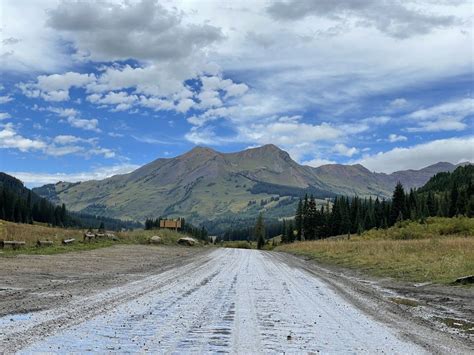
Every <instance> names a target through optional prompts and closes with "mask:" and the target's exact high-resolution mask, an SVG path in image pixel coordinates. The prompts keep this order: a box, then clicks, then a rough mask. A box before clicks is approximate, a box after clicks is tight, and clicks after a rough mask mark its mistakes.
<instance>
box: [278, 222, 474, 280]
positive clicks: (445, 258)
mask: <svg viewBox="0 0 474 355" xmlns="http://www.w3.org/2000/svg"><path fill="white" fill-rule="evenodd" d="M456 220H457V221H456ZM466 223H467V224H468V225H472V219H471V220H470V221H466V219H451V220H449V219H432V220H431V221H430V224H431V227H430V231H431V232H430V233H427V234H426V235H425V238H422V237H421V236H420V235H419V234H418V228H419V226H422V227H423V228H424V225H415V224H414V223H409V224H406V226H404V227H401V228H399V227H393V228H390V229H389V230H387V231H370V232H368V233H365V234H364V235H363V236H361V237H353V238H351V239H350V240H321V241H311V242H300V243H294V244H290V245H283V246H280V247H278V248H277V250H280V251H285V252H290V253H294V254H299V255H305V256H309V257H311V258H313V259H315V260H318V261H321V262H326V263H334V264H338V265H341V266H345V267H352V268H359V269H362V270H365V271H367V272H369V273H371V274H373V275H377V276H390V277H394V278H397V279H402V280H409V281H418V282H423V281H433V282H436V283H450V282H453V281H454V280H455V279H456V278H458V277H461V276H466V275H472V274H474V233H473V232H472V230H468V231H466V229H465V228H464V227H462V228H458V227H459V225H458V224H461V225H462V226H465V225H466ZM430 224H428V225H430ZM442 228H446V229H449V230H451V231H453V230H460V231H461V232H460V233H459V234H455V235H445V234H442V233H440V232H438V233H434V232H432V231H433V230H435V229H438V230H442ZM400 230H401V231H400ZM410 234H411V235H416V237H415V239H406V238H397V237H396V236H399V235H410Z"/></svg>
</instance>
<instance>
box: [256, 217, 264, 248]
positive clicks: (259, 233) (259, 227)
mask: <svg viewBox="0 0 474 355" xmlns="http://www.w3.org/2000/svg"><path fill="white" fill-rule="evenodd" d="M254 235H255V239H256V240H257V249H262V248H263V247H264V246H265V225H264V222H263V215H262V213H260V214H259V215H258V218H257V222H256V223H255V228H254Z"/></svg>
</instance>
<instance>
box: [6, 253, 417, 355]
mask: <svg viewBox="0 0 474 355" xmlns="http://www.w3.org/2000/svg"><path fill="white" fill-rule="evenodd" d="M0 330H1V331H0V346H1V347H2V348H3V349H4V350H6V351H7V352H8V351H18V350H20V351H21V352H26V353H28V352H37V351H39V352H51V351H53V352H87V351H94V352H147V351H149V352H160V353H196V352H197V353H203V352H231V353H247V354H248V353H252V354H254V353H269V352H270V353H271V352H278V353H282V352H290V353H294V352H323V353H371V354H372V353H382V352H385V353H387V352H388V353H403V354H407V353H423V352H425V351H426V350H425V349H424V348H422V347H419V346H418V345H416V344H414V343H412V342H410V341H409V340H408V338H406V337H402V336H401V335H400V334H401V331H400V329H395V328H393V327H389V326H388V325H387V324H385V323H382V322H379V321H376V320H374V319H372V318H371V317H369V316H368V315H366V314H364V313H363V312H362V311H360V310H359V309H358V308H356V307H354V306H353V305H352V304H351V303H349V302H348V301H346V300H345V299H344V298H343V297H341V296H339V295H338V294H337V293H336V292H335V291H334V290H333V289H332V288H331V287H329V286H328V285H327V284H326V283H324V282H323V281H321V280H320V279H318V278H317V277H315V276H314V275H312V274H311V273H309V272H308V271H305V270H303V269H301V268H295V267H293V266H291V265H289V264H288V263H286V262H284V261H282V259H281V258H278V257H275V256H274V254H272V253H269V252H260V251H256V250H239V249H216V250H215V251H213V252H211V253H209V254H207V255H205V256H204V257H201V258H199V259H197V260H194V261H192V262H191V263H189V264H186V265H183V266H179V267H176V268H173V269H171V270H168V271H165V272H163V273H160V274H156V275H151V276H147V277H145V278H143V279H141V280H139V281H134V282H129V283H127V284H125V285H122V286H118V287H114V288H111V289H108V290H106V291H102V292H100V293H97V294H94V295H90V296H88V297H81V298H79V299H75V300H72V301H71V302H70V303H69V304H68V305H67V306H61V307H58V308H56V309H50V310H45V311H39V312H34V313H27V314H19V315H14V316H6V317H2V318H0Z"/></svg>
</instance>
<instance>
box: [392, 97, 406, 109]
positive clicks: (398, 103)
mask: <svg viewBox="0 0 474 355" xmlns="http://www.w3.org/2000/svg"><path fill="white" fill-rule="evenodd" d="M407 105H408V100H406V99H404V98H403V97H400V98H398V99H394V100H392V101H390V103H389V107H390V108H391V109H395V110H398V109H401V108H404V107H406V106H407Z"/></svg>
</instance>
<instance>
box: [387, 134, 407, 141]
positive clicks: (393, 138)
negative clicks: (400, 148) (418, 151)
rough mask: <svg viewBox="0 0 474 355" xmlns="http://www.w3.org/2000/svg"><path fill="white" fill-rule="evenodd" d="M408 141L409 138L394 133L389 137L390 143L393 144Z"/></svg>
mask: <svg viewBox="0 0 474 355" xmlns="http://www.w3.org/2000/svg"><path fill="white" fill-rule="evenodd" d="M406 140H407V137H405V136H402V135H398V134H394V133H392V134H389V135H388V141H389V142H391V143H394V142H403V141H406Z"/></svg>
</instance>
